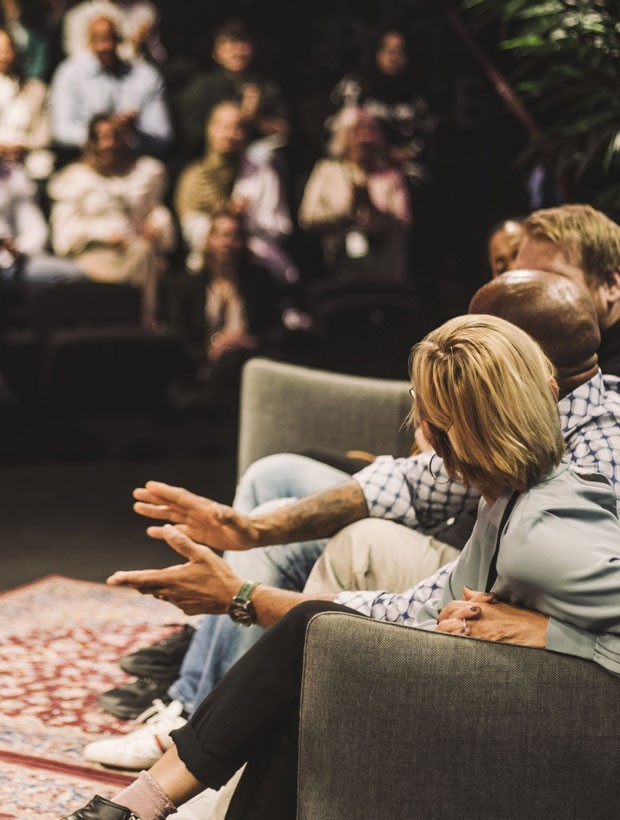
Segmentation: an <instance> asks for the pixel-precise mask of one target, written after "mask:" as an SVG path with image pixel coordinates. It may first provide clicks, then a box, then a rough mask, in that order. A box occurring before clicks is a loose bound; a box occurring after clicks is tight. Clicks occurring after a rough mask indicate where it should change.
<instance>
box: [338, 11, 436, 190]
mask: <svg viewBox="0 0 620 820" xmlns="http://www.w3.org/2000/svg"><path fill="white" fill-rule="evenodd" d="M330 101H331V102H332V103H333V104H334V105H337V106H338V108H339V109H341V108H342V107H346V106H361V107H362V108H363V109H364V110H365V111H367V112H368V113H369V114H372V116H373V117H374V118H375V119H376V120H377V121H378V122H379V123H380V124H381V126H382V128H383V131H384V136H385V140H386V149H387V154H388V156H389V158H390V160H391V161H392V162H393V163H394V164H395V165H396V166H397V167H398V168H400V170H401V171H402V172H403V174H405V176H406V177H407V179H408V180H409V181H410V183H411V184H412V185H413V186H417V185H420V184H422V183H424V182H428V181H429V171H428V168H427V167H426V165H425V161H424V154H425V151H426V149H427V145H428V141H429V138H430V136H431V135H432V132H433V130H434V128H435V126H436V124H437V118H436V117H435V116H433V114H432V113H431V112H430V109H429V105H428V102H427V100H426V99H425V97H424V96H423V95H422V92H421V89H420V83H419V82H418V79H417V77H416V73H415V71H414V70H413V66H412V59H411V48H410V46H409V44H408V38H407V34H406V32H405V30H404V29H402V28H400V27H397V26H389V27H388V28H385V29H383V31H382V32H381V33H380V35H379V37H378V38H377V39H376V41H375V43H374V44H373V46H372V48H371V49H370V50H369V51H367V52H366V53H365V54H364V59H363V64H362V65H361V66H360V68H358V69H356V70H354V71H349V72H347V73H346V74H345V75H344V77H343V78H342V79H341V80H340V81H339V82H338V83H337V84H336V85H335V86H334V88H333V89H332V91H331V94H330ZM327 124H328V125H329V121H328V123H327Z"/></svg>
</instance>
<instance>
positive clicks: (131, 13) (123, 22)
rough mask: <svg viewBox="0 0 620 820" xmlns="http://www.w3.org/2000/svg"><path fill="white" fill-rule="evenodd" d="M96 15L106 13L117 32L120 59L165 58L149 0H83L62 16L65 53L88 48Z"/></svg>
mask: <svg viewBox="0 0 620 820" xmlns="http://www.w3.org/2000/svg"><path fill="white" fill-rule="evenodd" d="M97 17H108V18H109V19H110V20H113V21H114V23H115V24H116V28H117V30H118V32H119V38H120V41H119V46H118V53H119V54H120V56H121V57H122V58H123V59H124V60H134V59H139V58H142V57H144V58H145V59H147V60H149V61H150V62H153V63H163V62H164V60H165V59H166V50H165V49H164V47H163V45H162V43H161V40H160V37H159V11H158V9H157V6H155V5H154V4H153V3H151V2H150V0H84V2H82V3H78V4H77V5H76V6H74V7H73V8H72V9H70V10H69V11H68V12H67V13H66V14H65V17H64V20H63V49H64V52H65V54H66V55H67V56H68V57H74V56H75V55H76V54H83V53H84V52H87V51H88V29H89V27H90V24H91V23H92V22H93V20H95V19H96V18H97Z"/></svg>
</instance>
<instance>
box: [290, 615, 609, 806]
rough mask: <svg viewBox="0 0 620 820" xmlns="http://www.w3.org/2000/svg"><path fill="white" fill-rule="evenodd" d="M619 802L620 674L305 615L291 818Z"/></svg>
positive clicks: (559, 658) (345, 618) (540, 653)
mask: <svg viewBox="0 0 620 820" xmlns="http://www.w3.org/2000/svg"><path fill="white" fill-rule="evenodd" d="M619 802H620V681H619V680H618V679H617V678H616V677H614V676H612V675H611V674H610V673H607V672H605V671H604V670H603V669H601V667H599V666H597V665H596V664H594V663H592V662H589V661H584V660H581V659H578V658H572V657H569V656H567V655H559V654H556V653H553V652H546V651H544V650H539V649H526V648H523V647H516V646H507V645H504V644H496V643H487V642H485V641H478V640H474V639H465V638H459V637H453V636H450V635H443V634H438V633H428V632H424V631H423V630H418V629H410V628H407V627H402V626H395V625H393V624H384V623H379V622H376V621H371V620H369V619H367V618H364V617H362V616H356V615H348V614H341V613H324V614H321V615H318V616H316V617H315V618H314V619H313V620H312V622H311V623H310V625H309V627H308V632H307V636H306V649H305V662H304V675H303V686H302V707H301V724H300V760H299V799H298V814H297V818H298V820H461V819H462V820H524V818H529V819H530V820H543V818H544V820H611V818H615V817H617V816H618V806H619Z"/></svg>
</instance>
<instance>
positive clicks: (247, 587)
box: [233, 581, 258, 604]
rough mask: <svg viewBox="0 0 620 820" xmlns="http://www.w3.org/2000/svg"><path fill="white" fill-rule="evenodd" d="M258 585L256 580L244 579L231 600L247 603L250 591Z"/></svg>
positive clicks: (250, 595)
mask: <svg viewBox="0 0 620 820" xmlns="http://www.w3.org/2000/svg"><path fill="white" fill-rule="evenodd" d="M257 586H258V581H244V582H243V583H242V584H241V589H240V590H239V592H238V593H237V594H236V595H235V597H234V598H233V601H234V602H235V603H237V604H247V603H249V601H250V599H251V597H252V593H253V592H254V590H255V589H256V587H257Z"/></svg>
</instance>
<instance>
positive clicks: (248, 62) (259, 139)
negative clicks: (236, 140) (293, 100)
mask: <svg viewBox="0 0 620 820" xmlns="http://www.w3.org/2000/svg"><path fill="white" fill-rule="evenodd" d="M254 55H255V43H254V40H253V38H252V36H251V34H250V32H249V31H248V29H247V28H246V26H245V25H244V24H243V23H242V22H241V21H239V20H228V21H227V22H225V23H223V24H222V25H220V26H219V27H217V28H216V29H215V31H214V33H213V49H212V53H211V56H212V58H213V61H214V63H215V66H214V67H213V68H212V69H210V70H203V71H200V72H197V73H195V74H194V76H193V77H192V79H191V80H190V81H189V82H188V84H187V85H186V87H185V88H184V89H183V91H182V92H181V93H180V94H179V95H178V98H177V104H176V107H177V118H178V131H179V143H180V150H181V151H182V153H183V155H184V156H186V157H187V158H188V159H193V158H195V157H198V156H200V155H201V154H202V153H203V152H204V147H205V146H204V139H205V122H206V120H207V119H208V117H209V115H210V114H211V111H212V110H213V108H214V107H215V106H216V105H218V104H219V103H221V102H224V101H227V100H230V101H233V102H236V103H238V104H239V106H240V109H241V113H242V114H243V117H244V119H245V120H246V123H247V130H248V134H247V136H248V141H249V151H248V152H249V154H250V156H251V157H252V159H253V160H254V161H257V162H258V161H260V160H265V159H273V157H272V154H273V152H274V151H275V150H276V149H278V148H281V147H282V146H284V145H286V143H287V141H288V137H289V122H288V111H287V107H286V105H285V103H284V101H283V98H282V93H281V90H280V86H279V84H278V83H277V82H276V81H275V80H273V79H271V78H269V77H266V76H264V75H263V74H261V73H260V72H258V71H256V70H255V69H254V67H253V65H254ZM281 163H282V159H281V157H280V162H279V163H277V162H276V165H277V166H278V167H279V169H280V170H282V164H281Z"/></svg>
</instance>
